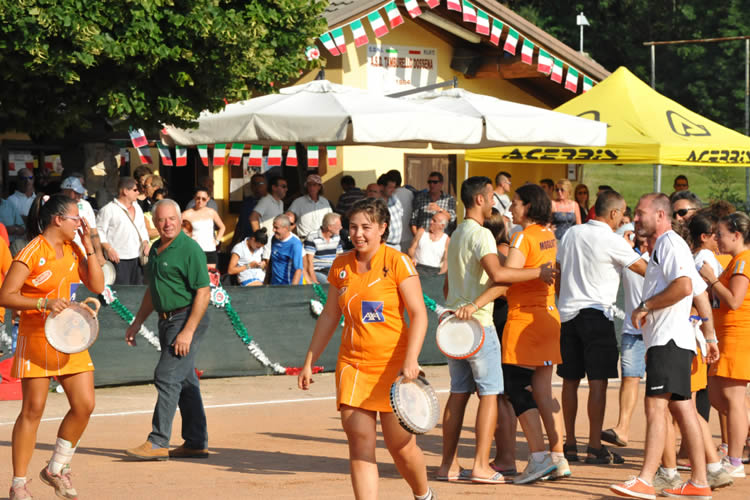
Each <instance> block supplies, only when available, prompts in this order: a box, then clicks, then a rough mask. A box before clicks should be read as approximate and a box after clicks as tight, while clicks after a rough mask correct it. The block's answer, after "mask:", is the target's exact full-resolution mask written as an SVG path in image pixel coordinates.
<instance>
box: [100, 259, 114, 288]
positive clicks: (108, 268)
mask: <svg viewBox="0 0 750 500" xmlns="http://www.w3.org/2000/svg"><path fill="white" fill-rule="evenodd" d="M102 274H104V284H105V285H109V286H111V285H114V284H115V279H116V278H117V271H116V270H115V265H114V264H112V263H111V262H110V261H108V260H107V261H104V265H103V266H102Z"/></svg>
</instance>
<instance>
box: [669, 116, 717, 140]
mask: <svg viewBox="0 0 750 500" xmlns="http://www.w3.org/2000/svg"><path fill="white" fill-rule="evenodd" d="M667 121H668V122H669V127H670V128H671V129H672V132H674V133H675V134H677V135H681V136H683V137H691V136H692V137H695V136H710V135H711V133H710V132H709V131H708V129H707V128H706V127H705V125H699V124H697V123H695V122H691V121H690V120H688V119H687V118H685V117H684V116H682V115H681V114H679V113H677V112H675V111H667Z"/></svg>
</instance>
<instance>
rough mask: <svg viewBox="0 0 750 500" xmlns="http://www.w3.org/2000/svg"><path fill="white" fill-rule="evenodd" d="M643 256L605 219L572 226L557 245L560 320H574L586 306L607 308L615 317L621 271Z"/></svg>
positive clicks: (600, 308)
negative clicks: (613, 307) (612, 308)
mask: <svg viewBox="0 0 750 500" xmlns="http://www.w3.org/2000/svg"><path fill="white" fill-rule="evenodd" d="M640 258H641V257H640V256H639V255H638V254H637V253H635V252H634V251H633V249H632V248H631V247H630V245H628V243H627V242H626V241H625V239H624V238H622V237H621V236H617V235H616V234H615V233H614V231H612V228H611V227H609V225H607V224H606V223H604V222H600V221H597V220H590V221H588V222H587V223H586V224H576V225H575V226H573V227H571V228H570V229H568V230H567V231H566V232H565V235H564V236H563V238H562V240H560V244H559V246H558V247H557V262H558V263H559V264H560V271H561V274H560V297H559V299H558V301H557V308H558V310H559V311H560V321H562V322H565V321H570V320H572V319H573V318H575V317H576V316H577V315H578V313H579V312H580V310H581V309H586V308H591V309H598V310H599V311H603V312H604V313H605V315H606V316H607V317H608V318H610V320H611V319H612V318H611V312H610V311H611V306H612V305H613V304H614V303H615V302H616V301H617V289H618V288H619V286H620V273H621V272H622V270H623V269H624V268H627V267H630V266H631V265H632V264H633V263H635V262H636V261H637V260H638V259H640Z"/></svg>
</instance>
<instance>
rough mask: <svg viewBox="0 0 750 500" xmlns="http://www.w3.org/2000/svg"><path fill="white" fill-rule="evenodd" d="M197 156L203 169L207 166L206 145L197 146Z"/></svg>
mask: <svg viewBox="0 0 750 500" xmlns="http://www.w3.org/2000/svg"><path fill="white" fill-rule="evenodd" d="M198 154H199V155H200V157H201V162H202V163H203V166H204V167H207V166H208V163H209V162H208V145H206V144H201V145H200V146H198Z"/></svg>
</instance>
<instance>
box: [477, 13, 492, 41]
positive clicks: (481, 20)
mask: <svg viewBox="0 0 750 500" xmlns="http://www.w3.org/2000/svg"><path fill="white" fill-rule="evenodd" d="M476 32H477V33H479V34H480V35H489V34H490V17H489V16H488V15H487V13H486V12H485V11H483V10H482V9H477V25H476Z"/></svg>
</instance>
